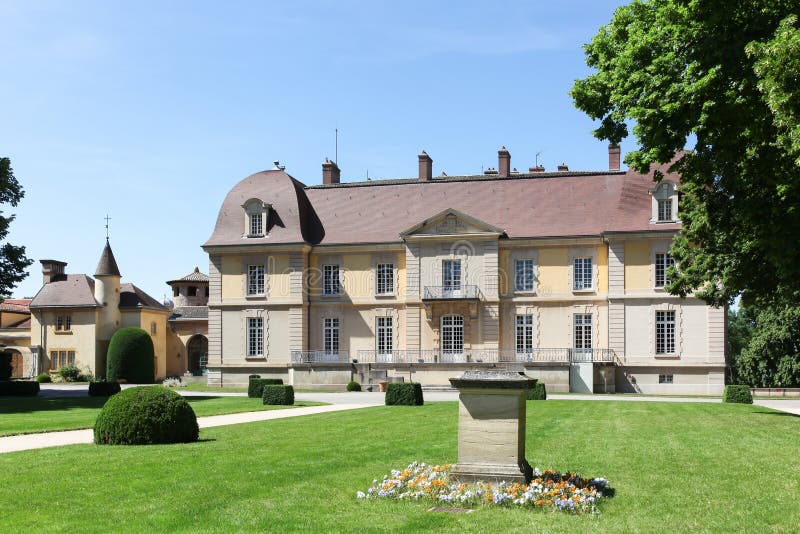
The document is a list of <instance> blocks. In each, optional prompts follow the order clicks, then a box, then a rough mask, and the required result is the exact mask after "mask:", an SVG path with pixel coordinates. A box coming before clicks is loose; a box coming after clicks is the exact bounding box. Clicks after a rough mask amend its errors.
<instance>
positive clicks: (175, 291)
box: [172, 286, 181, 297]
mask: <svg viewBox="0 0 800 534" xmlns="http://www.w3.org/2000/svg"><path fill="white" fill-rule="evenodd" d="M180 294H181V288H180V287H178V286H172V296H173V297H179V296H180Z"/></svg>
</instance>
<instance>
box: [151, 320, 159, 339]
mask: <svg viewBox="0 0 800 534" xmlns="http://www.w3.org/2000/svg"><path fill="white" fill-rule="evenodd" d="M157 333H158V326H157V325H156V323H155V322H152V323H150V335H151V336H154V335H156V334H157Z"/></svg>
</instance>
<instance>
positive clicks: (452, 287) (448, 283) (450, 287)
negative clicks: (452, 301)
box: [442, 260, 461, 291]
mask: <svg viewBox="0 0 800 534" xmlns="http://www.w3.org/2000/svg"><path fill="white" fill-rule="evenodd" d="M442 286H444V290H445V291H457V290H459V289H461V260H443V261H442Z"/></svg>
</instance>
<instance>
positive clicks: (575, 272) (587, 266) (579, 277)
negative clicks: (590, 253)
mask: <svg viewBox="0 0 800 534" xmlns="http://www.w3.org/2000/svg"><path fill="white" fill-rule="evenodd" d="M572 267H573V269H572V278H573V280H572V288H573V289H575V290H577V291H580V290H582V289H592V258H575V262H574V263H573V264H572Z"/></svg>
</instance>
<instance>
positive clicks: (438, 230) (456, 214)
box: [400, 208, 505, 239]
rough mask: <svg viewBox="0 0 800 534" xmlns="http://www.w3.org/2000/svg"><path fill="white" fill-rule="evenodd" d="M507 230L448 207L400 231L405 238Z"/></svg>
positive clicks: (492, 233) (502, 232)
mask: <svg viewBox="0 0 800 534" xmlns="http://www.w3.org/2000/svg"><path fill="white" fill-rule="evenodd" d="M504 233H505V231H504V230H503V229H502V228H498V227H496V226H492V225H491V224H489V223H487V222H484V221H482V220H480V219H476V218H475V217H471V216H469V215H467V214H466V213H462V212H460V211H458V210H455V209H452V208H448V209H446V210H444V211H441V212H439V213H437V214H436V215H433V216H432V217H428V218H427V219H425V220H424V221H421V222H419V223H417V224H415V225H414V226H412V227H411V228H409V229H408V230H405V231H404V232H400V237H402V238H403V239H405V238H408V237H427V236H437V235H448V236H450V235H465V236H466V235H496V236H500V235H502V234H504Z"/></svg>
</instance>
